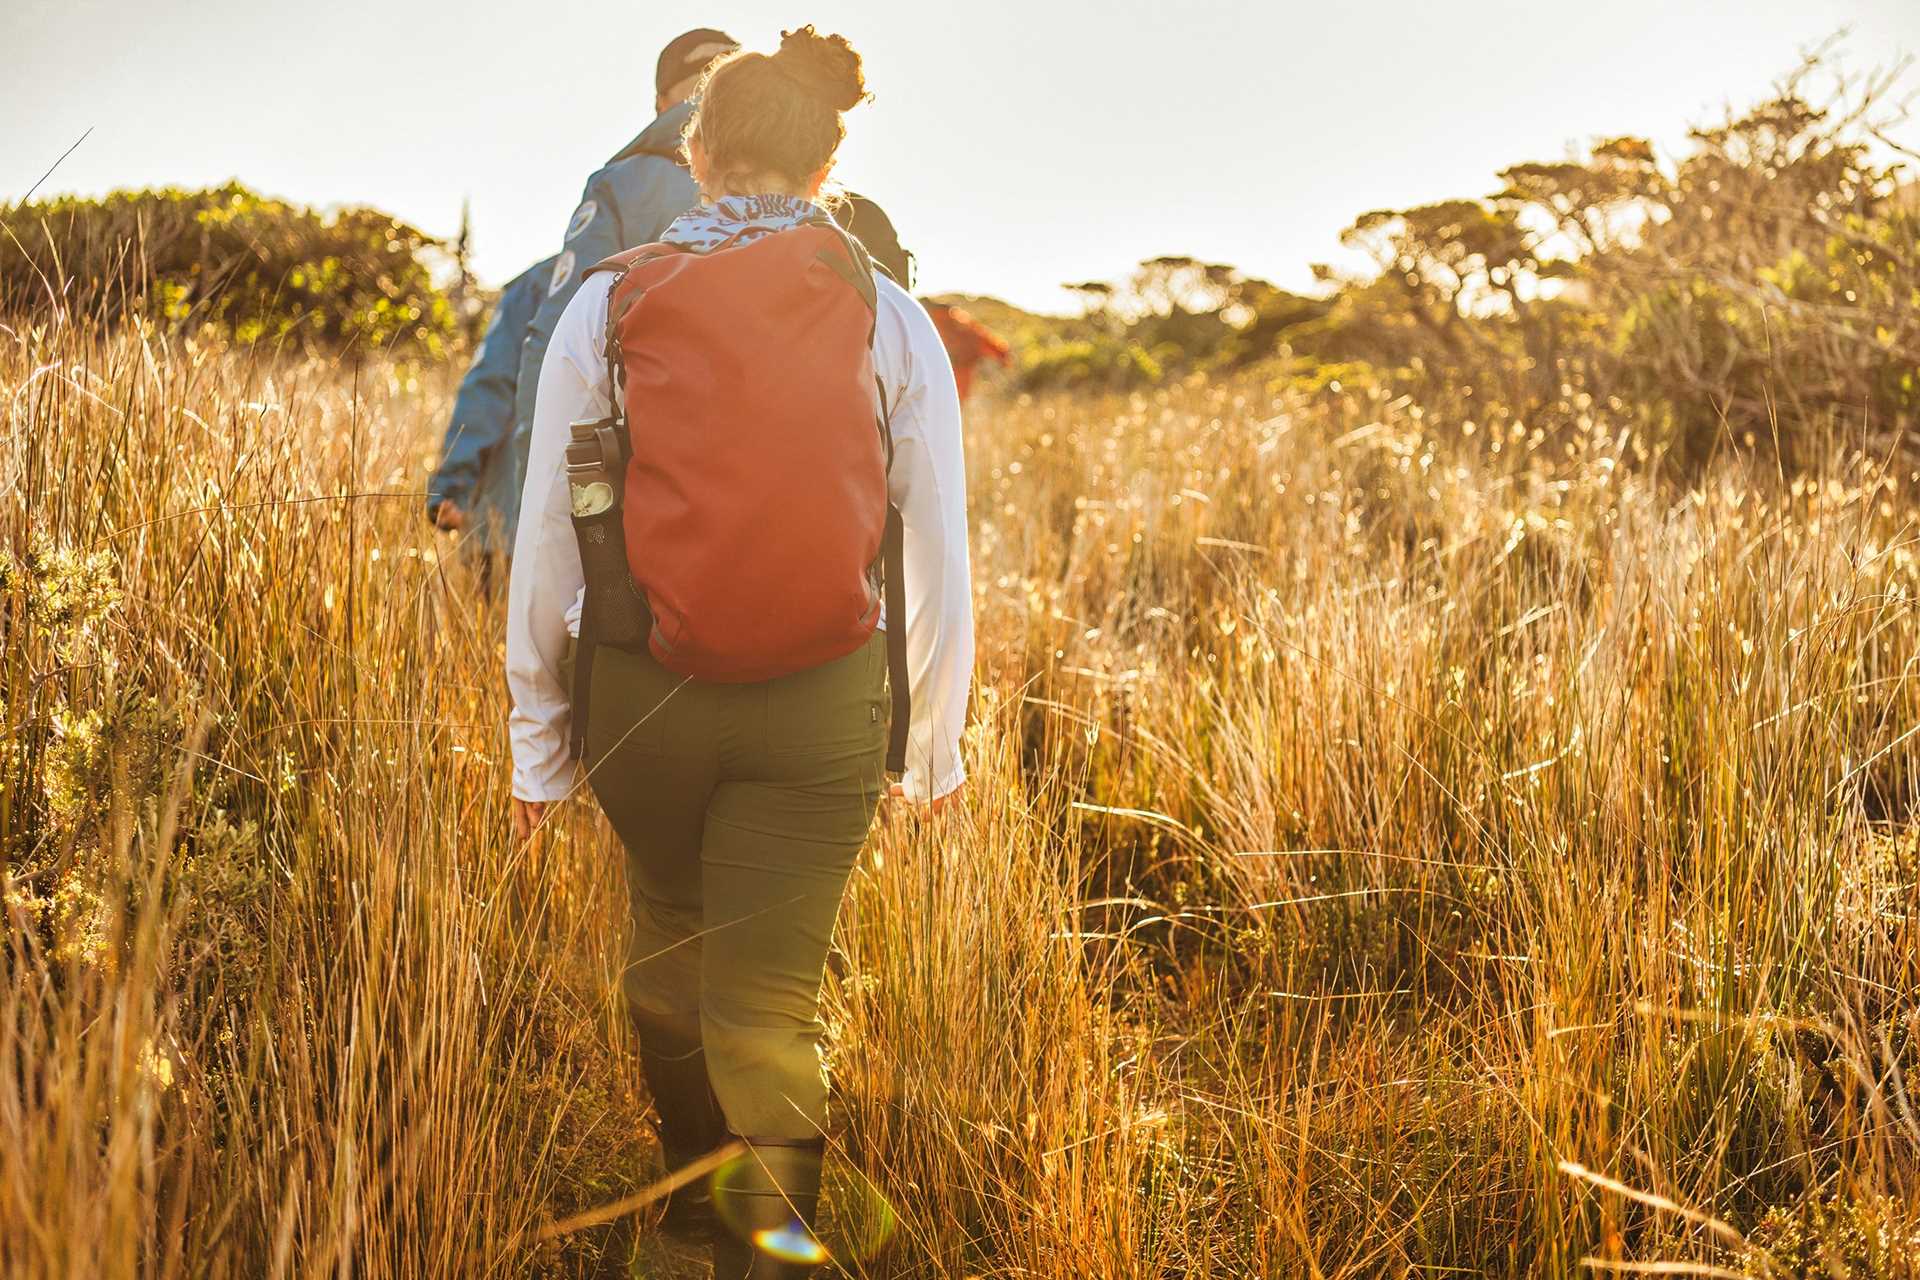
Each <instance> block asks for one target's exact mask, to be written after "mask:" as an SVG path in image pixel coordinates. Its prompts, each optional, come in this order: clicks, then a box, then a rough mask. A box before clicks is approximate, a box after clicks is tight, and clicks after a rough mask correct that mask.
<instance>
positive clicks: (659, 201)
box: [512, 27, 740, 522]
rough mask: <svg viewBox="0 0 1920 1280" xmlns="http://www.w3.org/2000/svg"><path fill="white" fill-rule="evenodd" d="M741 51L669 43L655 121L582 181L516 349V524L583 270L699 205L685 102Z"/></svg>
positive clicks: (694, 35)
mask: <svg viewBox="0 0 1920 1280" xmlns="http://www.w3.org/2000/svg"><path fill="white" fill-rule="evenodd" d="M739 47H740V42H739V41H737V40H735V39H734V38H733V37H732V36H730V35H728V34H726V33H725V32H723V31H716V30H714V29H712V28H711V27H701V28H697V29H696V30H693V31H689V32H687V33H686V34H685V35H682V36H678V37H676V38H675V39H674V40H673V41H672V42H670V43H669V44H668V45H667V47H666V48H665V49H662V50H661V51H660V61H659V63H658V64H657V65H656V67H655V68H654V77H653V82H654V103H653V106H654V110H655V111H656V112H658V113H659V116H658V118H657V119H655V120H654V122H653V123H652V124H650V125H648V126H647V127H646V128H644V129H642V130H641V131H640V133H639V135H638V136H637V137H635V138H634V139H633V141H631V142H629V143H628V144H627V145H626V146H624V147H622V148H621V149H620V150H619V151H618V152H616V153H615V154H614V156H613V158H612V159H611V160H609V161H607V163H606V164H604V165H602V166H601V167H600V169H599V170H598V171H597V172H596V173H595V174H594V175H593V176H592V177H591V178H588V179H587V186H586V190H585V191H584V192H583V193H582V194H581V197H580V206H579V207H578V208H577V209H575V210H574V211H573V218H572V219H571V220H570V221H569V222H568V223H567V234H566V239H565V241H564V243H563V244H562V246H561V249H560V256H559V257H557V258H555V259H554V260H553V268H552V270H551V271H550V272H549V275H548V280H547V288H546V299H545V301H543V302H542V303H541V304H540V307H539V308H538V310H537V311H536V312H535V313H534V317H533V322H532V324H531V325H530V326H529V327H528V329H527V333H526V339H525V341H524V343H523V344H522V346H521V349H520V368H519V375H518V385H517V387H516V392H517V395H516V405H515V409H514V426H513V460H514V481H515V483H514V486H513V495H514V496H513V504H514V505H513V508H512V511H513V515H514V522H517V521H518V516H519V502H520V497H519V495H520V488H521V485H522V484H523V483H524V481H525V472H526V466H527V446H528V445H529V443H531V441H532V439H533V400H534V393H535V392H536V391H537V390H538V389H539V387H540V362H541V361H542V360H544V359H546V355H547V343H548V340H549V339H550V338H551V337H552V336H553V329H554V326H555V325H556V324H558V323H559V322H560V315H561V313H562V312H564V311H565V310H566V309H567V303H569V302H571V301H572V300H573V295H574V293H575V292H576V291H577V290H578V289H579V287H580V278H581V277H582V276H583V275H584V274H585V273H586V271H587V268H589V267H591V266H593V265H594V264H596V263H598V262H601V261H603V260H604V259H607V258H610V257H612V256H613V255H614V254H616V253H619V252H621V251H622V250H625V249H631V248H633V247H634V246H635V245H642V244H648V243H650V242H652V241H654V240H658V239H659V238H660V236H661V235H662V234H663V233H664V232H665V231H666V229H667V226H668V224H669V223H671V222H672V221H673V220H674V219H675V218H677V217H679V216H680V215H681V214H683V213H685V212H686V211H687V210H689V209H691V208H693V207H694V206H695V205H697V204H699V203H700V188H699V187H698V186H697V185H695V183H694V181H693V177H692V175H691V174H689V173H688V172H687V168H686V164H685V162H684V159H683V157H682V156H681V154H680V143H681V136H682V135H683V134H684V133H685V132H686V127H687V121H688V119H689V118H690V117H691V116H692V115H693V103H692V102H691V101H690V99H692V97H693V95H694V93H695V91H696V90H697V89H698V88H699V86H700V76H701V74H702V73H703V72H704V71H706V69H707V67H708V65H709V64H710V63H712V62H713V61H714V59H716V58H718V57H720V56H721V55H722V54H727V53H731V52H733V51H734V50H735V49H737V48H739Z"/></svg>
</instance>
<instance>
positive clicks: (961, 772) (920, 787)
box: [900, 764, 967, 804]
mask: <svg viewBox="0 0 1920 1280" xmlns="http://www.w3.org/2000/svg"><path fill="white" fill-rule="evenodd" d="M966 780H967V767H966V766H965V765H963V764H962V765H955V766H954V767H953V768H951V769H949V770H948V771H947V772H946V773H945V774H943V775H942V776H941V777H939V778H938V779H936V780H935V781H934V784H933V786H932V787H931V788H929V787H928V786H927V785H926V779H925V777H924V776H923V775H922V774H921V772H920V771H919V770H918V769H909V770H907V773H906V776H905V777H904V778H902V779H901V780H900V782H901V790H903V791H905V792H906V793H907V798H908V799H910V800H916V801H919V802H920V803H922V804H927V803H930V802H931V801H934V800H938V799H939V798H940V797H941V796H944V795H949V794H951V793H953V792H955V791H958V790H959V789H960V788H961V786H962V784H964V783H965V782H966Z"/></svg>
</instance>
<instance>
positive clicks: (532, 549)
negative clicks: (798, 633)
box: [507, 273, 973, 800]
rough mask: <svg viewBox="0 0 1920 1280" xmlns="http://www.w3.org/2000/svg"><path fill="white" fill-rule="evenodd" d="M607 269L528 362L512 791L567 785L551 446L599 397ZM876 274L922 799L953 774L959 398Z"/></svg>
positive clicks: (960, 677) (964, 650) (963, 655)
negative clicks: (531, 401) (541, 353)
mask: <svg viewBox="0 0 1920 1280" xmlns="http://www.w3.org/2000/svg"><path fill="white" fill-rule="evenodd" d="M612 279H613V278H612V276H611V275H609V274H606V273H602V274H598V275H595V276H592V277H590V278H588V280H587V281H586V283H584V284H582V285H581V286H580V291H579V292H578V293H576V294H575V295H574V297H573V301H572V302H570V303H569V304H568V305H567V309H566V311H565V312H564V313H563V314H562V316H561V318H560V321H559V323H558V325H556V326H555V328H554V331H553V337H552V340H551V343H550V344H549V346H548V347H547V354H546V360H545V362H544V363H543V364H542V365H541V368H540V386H539V389H538V395H537V399H536V401H535V408H534V415H533V439H532V442H531V445H530V447H529V450H528V455H527V482H526V489H525V491H524V493H523V494H522V497H521V504H520V528H519V533H518V535H517V537H516V539H515V542H514V552H513V576H512V580H511V583H510V585H509V588H508V599H507V685H508V688H509V690H510V691H511V692H512V695H513V716H512V720H511V731H512V738H513V794H514V795H515V796H517V797H519V798H520V799H522V800H558V799H562V798H563V797H565V796H566V795H567V794H568V793H569V792H570V791H571V790H572V789H573V774H574V769H573V761H572V760H571V759H570V758H569V755H568V742H567V740H568V727H569V719H570V716H571V705H570V698H569V690H567V689H566V688H565V687H564V686H563V685H562V683H561V680H560V660H561V657H562V655H563V654H564V652H565V650H566V644H567V638H568V636H569V634H572V633H577V631H578V630H579V618H580V602H581V597H582V582H583V579H582V576H581V571H580V550H579V545H578V544H577V543H576V542H575V541H574V533H573V523H572V516H571V504H570V503H569V501H568V494H567V477H566V467H565V458H566V449H567V440H568V434H569V427H570V426H571V424H572V423H573V422H575V421H577V420H579V419H582V418H598V417H603V416H605V415H606V414H608V413H609V412H610V411H611V410H610V405H609V402H608V398H607V397H608V381H607V367H606V354H605V348H604V345H603V344H604V341H605V334H606V322H607V294H608V290H609V288H610V286H611V284H612ZM876 283H877V284H878V286H879V306H878V316H877V321H878V323H877V326H876V329H875V332H874V366H875V372H876V373H877V374H878V375H879V378H880V384H881V387H882V389H883V390H884V392H885V395H886V403H887V404H888V405H889V406H891V408H892V411H893V416H892V419H891V424H892V428H893V443H894V455H893V466H892V468H891V469H890V471H889V472H888V477H887V486H888V491H889V494H890V496H891V499H892V501H893V503H894V505H895V506H897V507H899V508H900V514H901V517H902V523H903V524H904V526H905V531H906V547H905V551H906V555H905V569H906V575H905V576H906V583H905V587H906V600H907V617H906V627H907V663H908V670H909V677H910V686H911V694H912V700H913V715H912V722H911V725H910V728H909V732H908V738H907V775H906V778H905V779H904V781H905V785H906V792H907V794H908V795H909V796H911V797H914V798H916V799H920V800H929V799H933V798H935V797H938V796H942V795H945V794H947V793H948V792H949V791H952V790H954V789H955V788H956V787H958V786H959V785H960V784H961V783H962V782H963V781H965V779H966V770H965V767H964V766H963V765H962V763H961V760H960V731H961V729H962V728H963V727H964V722H965V719H966V706H967V688H968V682H969V680H970V679H971V677H972V673H973V587H972V580H971V576H970V571H969V568H968V564H967V491H966V464H965V457H964V453H963V451H962V448H961V443H960V398H959V396H958V394H957V393H956V392H955V390H954V383H953V367H952V365H951V364H949V363H948V360H947V352H946V348H945V347H944V346H943V345H942V344H941V342H940V335H939V333H938V332H937V331H936V330H935V329H934V327H933V320H932V319H931V318H930V317H929V316H928V315H927V313H926V311H925V310H923V309H922V308H921V306H920V304H919V303H918V302H916V301H914V299H913V297H912V296H911V295H910V294H908V293H907V292H906V291H905V290H904V289H902V288H900V287H899V286H898V285H896V284H895V283H893V282H892V281H891V280H887V279H885V278H882V277H876ZM883 625H892V620H890V619H889V620H886V621H885V622H883Z"/></svg>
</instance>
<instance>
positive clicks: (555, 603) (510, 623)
mask: <svg viewBox="0 0 1920 1280" xmlns="http://www.w3.org/2000/svg"><path fill="white" fill-rule="evenodd" d="M607 285H608V281H607V277H605V276H596V277H594V278H593V281H592V282H590V284H589V285H588V287H587V288H585V289H583V290H581V291H579V293H578V295H577V296H576V298H575V300H574V302H573V303H572V304H571V305H569V306H568V308H567V310H566V312H565V313H564V314H563V315H562V316H561V318H560V323H559V326H558V327H557V328H556V329H555V330H554V335H553V343H552V345H551V346H549V347H548V349H547V359H546V363H545V364H544V365H543V366H542V368H541V370H540V388H539V402H540V403H539V409H538V412H537V413H536V415H535V417H534V422H533V430H532V432H531V435H532V448H531V449H530V450H529V452H528V455H527V478H526V488H525V492H524V493H523V494H522V496H521V499H520V527H519V529H518V530H517V531H516V533H515V541H514V550H513V569H512V576H511V577H510V578H509V579H508V584H507V688H508V690H509V692H510V693H511V694H512V696H513V713H512V715H511V717H510V718H509V721H508V725H509V729H510V736H511V738H512V742H513V794H514V795H515V796H517V797H519V798H520V799H522V800H559V799H563V798H565V797H566V796H567V795H568V794H569V793H570V792H571V791H572V789H573V785H574V784H573V773H574V770H573V761H572V759H571V758H570V757H569V755H568V750H567V748H568V743H567V737H568V726H569V725H570V724H571V722H572V706H571V703H570V700H569V695H570V691H569V690H568V689H567V687H566V685H565V684H564V683H563V682H562V680H561V677H560V663H561V657H562V655H563V653H564V652H565V650H566V644H567V635H568V632H569V630H570V628H569V624H568V620H569V615H570V614H572V613H573V611H574V610H575V609H576V608H577V607H578V603H579V599H580V587H581V584H582V582H583V580H584V579H583V575H582V573H581V570H580V546H579V543H578V542H577V541H575V538H574V532H573V520H572V516H571V512H570V508H569V504H568V501H567V477H566V469H565V457H566V448H567V426H568V424H569V423H571V422H573V421H574V420H575V419H578V418H586V417H599V416H601V415H603V414H605V413H606V412H607V407H608V404H607V398H606V392H605V387H606V367H605V362H604V357H603V356H602V355H601V351H600V344H599V342H598V340H597V335H598V334H599V333H600V331H601V329H602V328H603V327H604V326H605V324H606V309H607Z"/></svg>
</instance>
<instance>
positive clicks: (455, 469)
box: [427, 258, 555, 564]
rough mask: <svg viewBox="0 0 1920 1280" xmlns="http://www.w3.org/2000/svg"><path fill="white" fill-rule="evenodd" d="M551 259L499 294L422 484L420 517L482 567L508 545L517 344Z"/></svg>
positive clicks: (515, 488)
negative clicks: (455, 539) (453, 536)
mask: <svg viewBox="0 0 1920 1280" xmlns="http://www.w3.org/2000/svg"><path fill="white" fill-rule="evenodd" d="M554 261H555V259H553V258H548V259H547V260H546V261H545V262H539V263H535V264H534V265H533V266H532V267H529V268H528V269H527V270H525V271H523V272H521V273H520V274H519V275H517V276H515V277H514V278H513V279H512V280H510V281H508V282H507V286H506V288H504V289H502V290H501V291H500V297H499V300H498V301H496V302H495V303H494V304H493V315H492V317H491V318H490V319H488V321H487V332H486V335H485V336H484V337H482V338H481V339H480V349H479V350H478V351H476V352H475V353H474V356H473V364H472V365H470V366H469V367H468V369H467V373H466V376H465V377H463V378H462V379H461V380H460V391H459V394H458V395H456V396H455V397H454V400H453V416H452V417H451V418H449V419H448V420H447V433H446V440H445V442H444V444H443V445H442V447H441V451H440V465H439V466H438V467H436V468H435V469H434V472H433V476H432V477H431V478H430V479H429V480H428V481H427V519H428V520H430V521H432V522H433V524H434V527H435V528H439V529H445V530H447V531H449V532H453V533H461V534H464V535H465V538H464V541H465V542H467V543H470V544H472V545H474V546H478V547H479V548H481V554H482V556H483V557H484V562H485V563H488V564H490V563H491V562H492V559H493V555H494V553H495V552H502V553H504V552H505V551H506V550H507V549H508V548H509V547H511V546H512V545H513V521H512V513H513V512H514V511H517V510H518V509H519V507H520V483H521V468H520V464H519V462H518V461H517V459H516V456H515V454H514V452H513V448H512V444H513V415H514V399H515V394H514V393H515V388H516V387H517V386H518V385H519V378H520V344H521V341H522V339H524V338H525V337H526V333H527V326H528V325H529V324H531V323H532V322H533V313H534V312H535V311H537V310H539V308H540V303H541V301H542V300H543V299H545V298H546V296H547V282H548V280H550V279H551V278H552V277H553V264H554Z"/></svg>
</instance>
